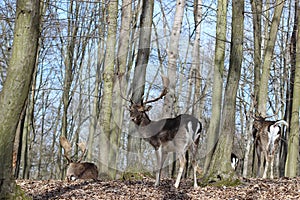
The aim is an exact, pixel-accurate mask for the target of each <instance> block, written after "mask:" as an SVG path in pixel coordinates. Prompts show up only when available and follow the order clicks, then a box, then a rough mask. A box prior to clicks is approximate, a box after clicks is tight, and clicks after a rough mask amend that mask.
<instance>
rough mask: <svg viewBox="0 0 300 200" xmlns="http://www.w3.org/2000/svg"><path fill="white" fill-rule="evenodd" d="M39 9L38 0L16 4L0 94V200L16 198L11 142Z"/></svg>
mask: <svg viewBox="0 0 300 200" xmlns="http://www.w3.org/2000/svg"><path fill="white" fill-rule="evenodd" d="M39 6H40V4H39V1H36V0H19V1H17V5H16V16H17V17H16V21H15V30H14V41H13V50H12V57H11V60H10V63H9V68H8V72H7V78H6V81H5V83H4V86H3V88H2V91H1V93H0V110H1V113H2V115H1V116H0V121H1V123H0V160H1V163H2V164H1V165H0V199H11V198H16V197H15V181H14V178H13V173H12V152H13V141H14V137H15V134H16V128H17V125H18V121H19V119H20V115H21V112H22V110H23V108H24V105H25V102H26V99H27V98H28V93H29V88H30V84H31V80H32V75H33V72H34V67H35V62H36V55H37V47H38V37H39V21H40V14H39V10H40V8H39ZM28 49H30V51H28Z"/></svg>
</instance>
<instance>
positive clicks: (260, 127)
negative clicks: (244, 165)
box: [253, 117, 288, 179]
mask: <svg viewBox="0 0 300 200" xmlns="http://www.w3.org/2000/svg"><path fill="white" fill-rule="evenodd" d="M280 124H282V125H285V126H288V123H287V122H286V121H284V120H277V121H270V120H266V118H263V117H256V118H255V120H254V123H253V137H254V146H255V151H256V154H257V165H258V166H257V176H261V174H260V173H261V167H262V166H263V169H264V173H263V176H262V178H266V177H267V171H268V168H269V165H270V168H271V171H270V178H271V179H273V178H274V176H273V166H274V155H275V153H276V151H277V148H278V145H279V141H280V137H281V135H280V134H281V128H280V126H279V125H280ZM264 163H265V165H264ZM262 164H263V165H262Z"/></svg>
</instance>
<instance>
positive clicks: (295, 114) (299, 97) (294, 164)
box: [285, 1, 300, 177]
mask: <svg viewBox="0 0 300 200" xmlns="http://www.w3.org/2000/svg"><path fill="white" fill-rule="evenodd" d="M295 5H296V8H295V9H297V11H296V12H297V20H296V21H295V23H297V24H295V26H296V27H297V28H296V29H297V36H296V38H297V40H296V41H297V42H296V54H295V71H294V73H295V74H294V82H293V83H294V84H293V86H294V87H293V99H292V100H293V101H292V102H293V104H292V108H291V120H290V135H289V139H288V154H287V161H286V164H285V176H288V177H296V176H297V174H298V160H299V108H300V92H299V91H300V57H299V52H300V40H299V38H300V31H299V26H300V20H299V12H300V5H299V1H296V3H295ZM296 38H295V39H296Z"/></svg>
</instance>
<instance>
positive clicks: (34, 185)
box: [17, 178, 300, 200]
mask: <svg viewBox="0 0 300 200" xmlns="http://www.w3.org/2000/svg"><path fill="white" fill-rule="evenodd" d="M242 182H243V183H242V184H241V185H239V186H235V187H225V186H223V187H213V186H207V187H199V188H197V189H194V188H193V183H192V181H191V180H189V179H187V180H182V181H181V184H180V187H179V188H178V189H176V188H175V187H174V186H173V183H174V180H170V179H164V180H162V181H161V185H160V186H159V187H154V180H152V179H149V178H145V179H143V180H134V181H124V180H115V181H101V180H99V181H85V180H77V181H75V182H71V183H68V182H67V181H60V180H18V181H17V184H18V185H20V186H21V188H22V189H23V190H24V191H25V192H26V194H27V195H28V196H30V197H32V198H33V199H74V200H75V199H156V200H159V199H268V200H269V199H300V178H293V179H289V178H280V179H274V180H269V179H243V180H242Z"/></svg>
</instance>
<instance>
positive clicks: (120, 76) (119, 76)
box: [118, 74, 132, 102]
mask: <svg viewBox="0 0 300 200" xmlns="http://www.w3.org/2000/svg"><path fill="white" fill-rule="evenodd" d="M123 75H124V74H119V75H118V80H119V89H120V96H121V98H122V99H124V100H125V101H129V102H132V100H131V99H127V98H125V97H124V96H123V93H122V90H121V88H122V87H121V79H122V77H123Z"/></svg>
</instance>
